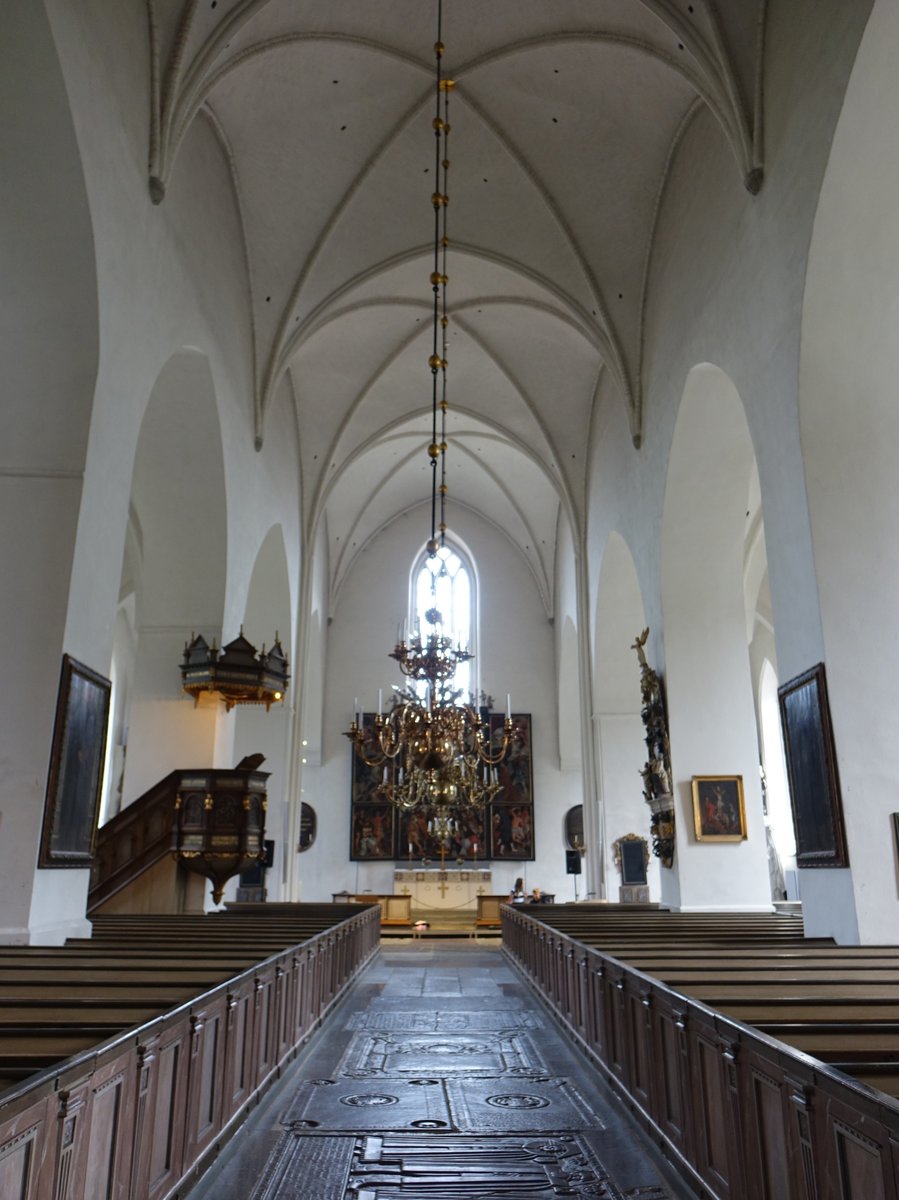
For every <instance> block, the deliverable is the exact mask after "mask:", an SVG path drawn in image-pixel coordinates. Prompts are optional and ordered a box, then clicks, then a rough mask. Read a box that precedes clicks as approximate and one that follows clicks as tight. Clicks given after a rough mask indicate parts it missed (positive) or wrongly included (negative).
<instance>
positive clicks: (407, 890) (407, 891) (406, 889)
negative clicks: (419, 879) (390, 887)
mask: <svg viewBox="0 0 899 1200" xmlns="http://www.w3.org/2000/svg"><path fill="white" fill-rule="evenodd" d="M402 894H403V895H404V896H408V895H409V885H408V883H404V884H403V891H402Z"/></svg>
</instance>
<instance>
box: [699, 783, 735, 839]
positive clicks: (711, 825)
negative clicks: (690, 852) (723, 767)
mask: <svg viewBox="0 0 899 1200" xmlns="http://www.w3.org/2000/svg"><path fill="white" fill-rule="evenodd" d="M693 822H694V826H695V829H696V840H697V842H742V841H745V840H746V837H747V834H746V805H745V804H744V801H743V776H742V775H694V776H693Z"/></svg>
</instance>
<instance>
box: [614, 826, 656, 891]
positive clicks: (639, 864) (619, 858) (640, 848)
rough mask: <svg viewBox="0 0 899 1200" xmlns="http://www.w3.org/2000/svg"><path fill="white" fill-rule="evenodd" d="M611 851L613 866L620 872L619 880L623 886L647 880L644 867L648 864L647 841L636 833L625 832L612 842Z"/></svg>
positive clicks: (643, 882) (639, 883)
mask: <svg viewBox="0 0 899 1200" xmlns="http://www.w3.org/2000/svg"><path fill="white" fill-rule="evenodd" d="M612 853H613V855H614V858H615V866H616V867H617V868H618V870H619V871H620V872H621V882H622V885H623V886H624V887H630V886H634V885H641V884H645V883H646V882H647V879H646V869H647V867H648V866H649V843H648V842H647V841H646V838H642V837H640V835H639V834H638V833H626V834H625V835H624V837H620V838H617V839H616V840H615V841H614V842H613V843H612Z"/></svg>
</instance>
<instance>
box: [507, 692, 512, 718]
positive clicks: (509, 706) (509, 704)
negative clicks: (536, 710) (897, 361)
mask: <svg viewBox="0 0 899 1200" xmlns="http://www.w3.org/2000/svg"><path fill="white" fill-rule="evenodd" d="M506 719H507V720H509V721H511V720H512V697H511V696H510V695H509V693H508V692H506Z"/></svg>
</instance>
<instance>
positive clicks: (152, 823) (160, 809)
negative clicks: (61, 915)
mask: <svg viewBox="0 0 899 1200" xmlns="http://www.w3.org/2000/svg"><path fill="white" fill-rule="evenodd" d="M179 777H180V772H179V771H172V772H171V773H170V774H169V775H166V776H165V778H164V779H161V780H160V781H159V783H157V784H155V786H154V787H152V788H150V790H149V791H148V792H144V794H143V795H142V796H139V797H138V799H137V800H135V801H134V803H133V804H129V805H128V807H127V808H123V809H122V810H121V812H118V813H116V815H115V816H114V817H113V818H112V820H111V821H108V822H107V823H106V824H105V825H101V826H100V828H99V829H98V830H97V843H96V847H95V852H94V863H93V866H92V867H91V881H90V887H89V890H88V901H87V912H88V915H90V914H91V913H93V912H95V911H96V910H97V909H98V908H99V907H100V906H101V905H102V904H104V903H105V902H106V901H107V900H109V899H111V897H113V896H114V895H116V893H117V892H120V891H121V890H122V888H125V887H127V886H128V885H129V884H130V883H133V882H134V880H135V879H136V878H137V877H138V876H139V875H141V874H143V872H144V871H147V870H149V869H150V867H153V866H155V864H156V863H158V862H160V861H161V860H163V859H164V858H166V856H167V855H168V854H169V853H170V851H171V849H172V821H173V818H174V815H175V796H176V793H177V790H178V784H177V780H178V778H179ZM173 874H174V865H173Z"/></svg>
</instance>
